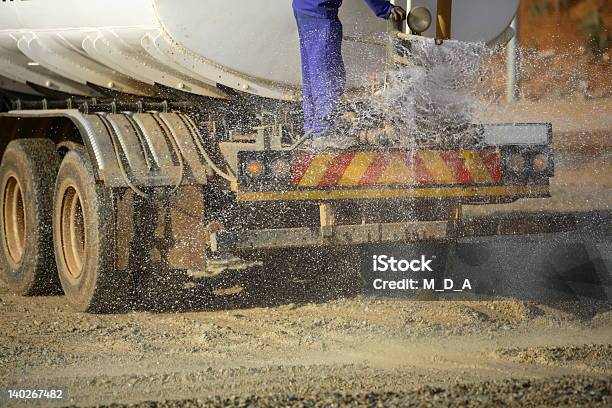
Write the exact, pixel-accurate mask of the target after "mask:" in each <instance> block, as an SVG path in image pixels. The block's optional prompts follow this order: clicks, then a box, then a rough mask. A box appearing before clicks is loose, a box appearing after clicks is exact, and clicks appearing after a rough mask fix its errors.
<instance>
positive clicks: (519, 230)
mask: <svg viewBox="0 0 612 408" xmlns="http://www.w3.org/2000/svg"><path fill="white" fill-rule="evenodd" d="M593 219H595V220H597V221H595V222H593V221H592V220H593ZM609 220H610V212H602V213H601V214H598V215H597V216H595V217H584V216H581V215H580V214H574V213H547V212H534V213H508V214H501V215H500V214H494V215H490V216H485V217H476V218H467V219H461V220H456V221H452V220H451V221H412V222H403V223H387V224H365V225H334V226H333V227H320V228H318V227H312V228H305V227H302V228H279V229H265V230H246V231H217V232H215V233H213V234H212V236H211V245H212V250H213V252H215V253H217V254H219V253H221V254H224V253H233V252H234V251H249V250H269V249H281V248H300V247H317V246H356V245H366V244H373V243H381V242H417V241H447V242H453V241H457V240H459V239H463V238H468V237H490V236H519V235H532V234H550V233H569V232H573V231H585V232H590V233H592V234H602V233H603V234H608V235H609V234H610V231H608V230H607V229H606V227H607V226H608V225H610V223H609ZM608 229H609V228H608Z"/></svg>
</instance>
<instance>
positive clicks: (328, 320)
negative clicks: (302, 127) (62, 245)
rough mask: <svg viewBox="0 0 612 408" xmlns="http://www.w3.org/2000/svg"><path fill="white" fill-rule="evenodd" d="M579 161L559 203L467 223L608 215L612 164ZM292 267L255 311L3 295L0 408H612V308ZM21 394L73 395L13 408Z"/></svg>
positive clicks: (602, 155) (562, 166)
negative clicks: (390, 295)
mask: <svg viewBox="0 0 612 408" xmlns="http://www.w3.org/2000/svg"><path fill="white" fill-rule="evenodd" d="M608 136H609V133H608ZM604 141H605V139H604ZM581 154H582V153H581ZM581 154H580V155H578V154H574V155H572V154H566V155H565V156H563V155H561V156H560V157H561V159H560V160H559V163H558V176H557V177H556V178H555V179H554V180H553V194H554V198H553V199H552V200H550V201H547V202H545V203H543V202H542V201H541V200H533V201H530V200H526V201H524V202H521V203H516V204H510V205H506V206H496V207H494V209H493V210H491V208H485V207H473V208H470V209H468V210H467V211H468V213H469V214H471V215H478V214H479V213H480V214H485V213H490V212H491V211H493V212H499V211H502V212H503V211H506V212H507V211H513V210H517V209H518V210H525V209H528V210H537V209H538V208H540V209H561V210H564V211H588V210H609V206H610V203H611V202H612V200H611V198H610V191H611V188H612V182H611V179H610V177H611V176H610V173H609V171H608V172H605V171H602V169H605V168H608V169H609V168H610V151H609V149H606V148H604V149H601V150H600V151H599V153H597V154H595V155H593V154H589V155H587V156H584V155H581ZM585 197H586V198H585ZM538 206H541V207H538ZM282 269H283V267H281V266H278V267H272V268H271V269H269V270H268V271H266V275H265V276H266V278H267V281H265V282H264V283H262V284H260V287H259V289H258V290H256V291H254V293H255V295H253V296H251V297H249V298H248V301H231V300H230V301H221V302H219V304H218V305H213V306H210V305H208V306H206V307H202V305H200V304H198V302H197V298H195V299H192V298H190V299H183V298H181V297H180V296H179V297H178V298H174V300H171V301H172V302H174V303H173V306H177V307H170V308H168V310H170V309H178V311H179V313H174V312H169V311H168V310H166V311H164V310H161V311H155V312H153V311H146V310H144V311H138V312H133V313H129V314H124V315H109V316H105V315H87V314H82V313H75V312H74V311H72V310H71V309H70V308H69V306H68V304H67V302H66V301H65V299H64V298H63V297H49V298H21V297H17V296H15V295H13V294H10V293H9V292H8V290H7V288H6V286H5V285H4V284H3V283H1V282H0V329H1V330H0V391H1V392H2V393H3V394H2V396H1V397H0V405H4V404H8V405H10V406H30V405H32V404H40V405H55V406H67V405H78V406H88V405H100V404H102V405H107V404H116V405H115V406H122V405H124V404H131V405H133V406H143V407H145V406H146V407H149V406H169V407H170V406H185V405H187V406H225V405H230V406H253V407H257V406H279V405H280V406H296V407H298V406H334V405H333V404H336V405H335V406H338V405H352V406H419V405H422V404H428V406H448V405H449V404H454V405H461V406H487V405H491V404H495V403H499V402H500V401H503V402H504V403H506V404H507V405H508V406H560V405H562V406H563V405H565V406H589V407H591V406H601V407H604V406H610V405H611V404H612V397H611V396H610V392H611V388H612V387H611V384H612V383H611V380H612V309H611V305H610V302H609V299H607V300H606V299H603V300H602V299H600V300H595V299H589V298H581V299H575V300H569V301H555V302H544V301H542V302H539V301H523V300H517V299H499V300H483V301H467V300H453V301H437V302H434V301H409V300H388V299H377V298H369V297H366V296H364V295H362V294H359V293H358V291H357V290H356V289H355V288H356V287H357V288H358V280H357V278H356V275H357V273H356V271H354V270H353V271H351V270H348V271H346V272H347V273H345V274H338V275H337V276H331V277H330V276H327V277H325V278H324V277H316V276H309V275H308V268H306V274H305V275H304V274H302V275H294V274H291V273H287V272H288V271H287V270H282ZM226 297H227V296H226ZM229 298H230V299H232V297H231V296H229ZM153 299H154V300H155V298H154V297H153ZM189 301H191V302H192V303H189ZM180 304H184V306H181V305H180ZM8 389H62V390H64V392H65V394H64V396H65V398H64V399H62V400H58V401H49V400H45V401H24V400H8V399H7V398H6V390H8ZM153 402H155V403H153Z"/></svg>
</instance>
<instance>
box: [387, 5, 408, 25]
mask: <svg viewBox="0 0 612 408" xmlns="http://www.w3.org/2000/svg"><path fill="white" fill-rule="evenodd" d="M406 16H407V14H406V10H404V9H403V8H401V7H400V6H394V7H393V8H392V9H391V15H390V16H389V18H391V20H393V21H404V20H405V19H406Z"/></svg>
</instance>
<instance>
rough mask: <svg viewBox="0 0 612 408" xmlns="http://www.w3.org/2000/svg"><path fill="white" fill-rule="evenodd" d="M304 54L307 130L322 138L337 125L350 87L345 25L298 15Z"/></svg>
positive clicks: (331, 19) (296, 14) (336, 20)
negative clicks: (342, 103)
mask: <svg viewBox="0 0 612 408" xmlns="http://www.w3.org/2000/svg"><path fill="white" fill-rule="evenodd" d="M295 18H296V21H297V24H298V32H299V34H300V50H301V55H302V77H303V78H302V82H303V89H304V91H303V92H304V130H305V131H306V132H309V131H312V132H313V133H314V136H315V137H317V136H321V135H322V134H324V133H325V132H327V131H328V130H330V129H331V128H332V126H333V125H334V122H335V119H336V117H337V114H338V105H339V102H340V98H341V97H342V94H343V93H344V87H345V84H346V71H345V68H344V62H343V60H342V23H341V22H340V20H339V19H338V18H321V17H313V16H309V15H304V14H301V13H298V12H296V13H295Z"/></svg>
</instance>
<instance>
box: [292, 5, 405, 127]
mask: <svg viewBox="0 0 612 408" xmlns="http://www.w3.org/2000/svg"><path fill="white" fill-rule="evenodd" d="M365 1H366V3H368V5H369V6H370V8H372V10H373V11H374V12H375V13H376V15H377V16H379V17H382V18H389V15H390V13H391V9H392V8H393V5H392V4H391V3H390V2H389V1H387V0H365ZM341 5H342V0H293V10H294V14H295V19H296V21H297V26H298V32H299V35H300V51H301V56H302V84H303V94H304V131H305V132H312V133H313V137H314V138H317V137H320V136H323V135H324V134H325V133H326V132H327V131H328V130H330V129H331V128H332V126H333V124H334V122H335V119H336V117H337V114H338V104H339V101H340V98H341V97H342V94H343V93H344V87H345V84H346V71H345V68H344V61H343V60H342V23H341V22H340V19H339V18H338V10H339V8H340V6H341Z"/></svg>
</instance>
